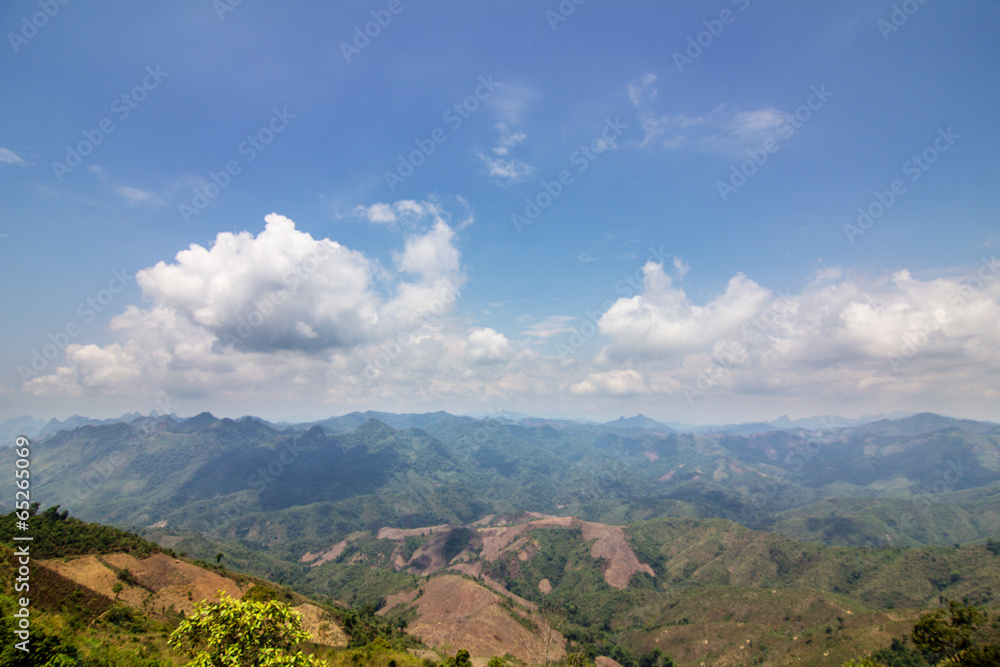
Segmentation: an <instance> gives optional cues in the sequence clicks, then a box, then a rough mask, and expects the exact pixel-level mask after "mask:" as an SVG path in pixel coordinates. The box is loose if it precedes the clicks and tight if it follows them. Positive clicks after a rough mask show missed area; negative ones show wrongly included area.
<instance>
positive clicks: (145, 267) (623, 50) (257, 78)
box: [0, 0, 1000, 424]
mask: <svg viewBox="0 0 1000 667" xmlns="http://www.w3.org/2000/svg"><path fill="white" fill-rule="evenodd" d="M389 4H392V7H391V9H390V8H389ZM53 6H55V5H53ZM908 6H909V5H908ZM913 7H915V10H914V11H913V12H912V14H905V15H903V14H899V15H897V12H896V11H895V10H894V8H896V5H895V4H894V3H892V2H888V1H886V2H881V1H880V2H875V3H871V2H860V1H851V2H819V3H810V4H808V5H799V4H794V3H766V2H753V3H751V2H749V1H748V0H734V1H732V2H729V1H721V0H720V1H718V2H713V3H709V4H683V5H663V4H661V3H656V2H637V3H630V4H629V5H627V6H623V5H620V4H617V3H616V4H609V3H600V2H595V1H593V0H592V1H591V2H587V3H583V4H579V5H578V4H576V3H568V2H564V3H561V4H560V3H558V2H545V3H541V4H539V3H531V2H522V1H518V2H510V3H489V4H487V3H473V4H456V5H427V4H424V3H413V2H409V1H404V2H400V3H398V4H397V3H395V2H393V3H387V2H385V1H374V2H365V3H338V4H335V5H331V6H326V5H319V6H317V5H313V4H308V5H306V4H299V3H293V4H284V5H275V4H269V3H240V4H238V5H236V6H230V5H229V4H226V3H212V2H208V1H197V2H196V1H188V2H178V3H170V4H166V3H145V4H142V5H136V4H134V3H123V2H109V3H101V4H99V5H87V4H80V5H76V4H72V5H62V4H59V5H58V11H57V13H56V14H55V15H53V16H51V17H48V18H46V20H45V21H44V22H43V23H44V24H43V25H41V26H34V25H33V24H32V20H33V19H32V17H33V16H35V15H36V14H37V12H38V11H39V10H38V5H37V3H32V2H13V3H6V4H5V5H4V6H3V8H0V24H2V25H4V26H7V30H5V33H7V34H8V39H7V44H6V46H5V47H4V49H3V50H0V53H2V55H0V62H2V64H3V65H4V66H3V67H2V69H0V82H2V84H3V86H4V89H5V90H7V91H8V95H6V96H5V98H4V100H3V101H2V102H0V119H2V121H3V123H2V127H3V128H4V132H3V133H2V134H0V180H2V183H3V197H4V201H5V204H6V207H5V215H4V220H3V221H2V222H0V276H2V280H3V283H4V285H5V286H7V289H5V290H3V292H2V294H0V308H2V311H3V313H4V314H5V317H4V319H3V324H2V325H0V337H2V341H3V354H2V356H0V405H2V409H3V412H4V416H5V417H7V416H15V415H22V414H50V415H51V414H61V415H71V414H86V415H112V416H114V415H121V414H122V413H126V412H133V411H137V412H141V413H142V414H149V412H150V411H151V410H154V409H155V410H158V411H160V412H164V411H166V412H173V411H177V412H178V413H179V414H197V413H198V412H201V411H203V410H207V411H210V412H212V413H213V414H224V415H235V414H239V415H247V414H251V415H260V416H263V417H265V418H268V419H282V418H284V417H287V416H289V415H331V414H345V413H348V412H352V411H354V410H359V411H364V410H368V409H374V410H382V411H392V412H433V411H436V410H441V409H444V410H447V411H449V412H453V413H467V412H476V411H490V410H508V411H512V412H524V413H529V414H539V415H544V416H559V415H571V416H573V418H587V419H592V420H594V421H610V420H613V419H615V418H617V417H618V416H619V415H622V414H624V415H633V414H636V413H639V412H641V413H643V414H645V415H647V416H649V417H651V418H653V419H656V420H659V421H663V422H667V421H680V422H687V423H700V424H721V423H737V422H747V421H767V420H772V419H776V418H777V417H779V416H781V415H783V414H788V415H789V416H790V417H791V418H793V419H794V418H804V417H810V416H814V415H822V414H839V415H843V416H845V417H847V416H861V415H865V414H877V413H883V412H885V413H890V412H894V411H904V412H923V411H928V412H935V413H939V414H948V415H955V416H957V417H961V418H971V419H987V420H995V419H997V418H998V417H997V410H996V405H998V400H1000V373H998V370H1000V280H998V279H997V275H998V274H1000V263H998V262H997V260H996V247H997V240H998V239H997V229H998V228H997V203H996V196H995V190H996V183H997V182H998V177H1000V163H998V162H997V160H996V155H997V152H998V148H1000V127H998V124H997V122H996V109H997V108H1000V87H998V86H997V85H996V82H997V72H998V71H1000V67H998V65H1000V53H998V52H997V50H996V48H995V46H996V34H997V32H998V27H1000V7H998V6H997V5H996V4H995V3H986V2H973V3H961V4H954V3H952V4H945V3H927V4H919V3H917V4H914V5H913ZM570 10H572V11H570ZM25 21H26V22H27V23H25ZM161 405H162V406H172V407H168V408H167V409H166V410H164V408H163V407H160V406H161Z"/></svg>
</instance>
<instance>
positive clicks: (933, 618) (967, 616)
mask: <svg viewBox="0 0 1000 667" xmlns="http://www.w3.org/2000/svg"><path fill="white" fill-rule="evenodd" d="M947 613H948V615H949V616H950V618H949V619H945V610H944V609H935V610H934V611H933V612H930V613H927V614H923V615H921V617H920V619H919V620H918V621H917V622H916V624H914V626H913V635H912V636H913V645H914V646H916V647H917V648H918V649H919V650H920V651H922V652H923V653H924V654H925V655H926V656H931V657H934V658H935V659H941V658H951V657H954V656H955V655H957V654H958V653H959V652H961V651H964V650H965V649H968V648H970V647H971V645H972V635H973V633H974V632H975V630H976V628H977V627H978V626H979V625H980V624H982V623H983V622H984V621H986V616H985V615H984V614H983V613H982V612H981V611H979V610H978V609H977V608H975V607H973V606H970V605H966V604H962V603H961V602H955V601H954V600H949V601H948V612H947Z"/></svg>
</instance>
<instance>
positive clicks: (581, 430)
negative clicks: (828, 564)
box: [0, 412, 1000, 552]
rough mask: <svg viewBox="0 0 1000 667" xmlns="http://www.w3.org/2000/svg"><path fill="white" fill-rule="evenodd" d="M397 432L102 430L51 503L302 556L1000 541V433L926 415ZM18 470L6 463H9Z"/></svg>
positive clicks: (194, 422) (246, 422)
mask: <svg viewBox="0 0 1000 667" xmlns="http://www.w3.org/2000/svg"><path fill="white" fill-rule="evenodd" d="M377 416H378V418H376V416H375V414H374V413H364V414H360V413H352V414H349V415H345V416H343V417H337V418H332V419H328V420H325V421H323V422H319V423H314V424H303V425H298V426H290V425H280V426H279V425H274V424H268V423H266V422H264V421H262V420H258V419H255V418H251V417H246V418H243V419H240V420H231V419H216V418H215V417H213V416H212V415H210V414H208V413H202V414H200V415H198V416H196V417H192V418H190V419H186V420H179V419H175V418H172V417H155V418H148V417H147V418H136V419H134V420H132V421H131V422H118V423H112V424H100V425H86V426H82V427H78V428H75V429H72V430H68V431H61V432H58V433H55V434H53V435H50V436H48V437H46V438H43V439H42V440H40V441H38V443H37V444H36V446H35V447H34V448H33V452H34V454H33V456H34V459H33V461H32V475H33V486H32V494H34V498H35V499H38V500H39V501H40V502H42V503H43V504H44V505H46V506H48V505H56V504H59V505H62V506H63V507H66V508H69V509H70V510H71V511H72V512H73V513H74V514H75V515H79V516H81V517H83V518H85V519H89V520H97V521H102V522H108V523H114V524H118V525H126V526H137V527H141V526H151V525H158V526H164V525H165V526H169V527H171V528H178V529H190V530H199V531H203V532H208V533H211V534H215V535H229V536H232V537H241V538H245V539H249V540H251V541H253V542H255V543H259V544H262V545H269V544H273V543H277V542H280V543H281V544H283V545H288V546H287V548H288V549H289V550H290V551H292V550H299V551H300V552H301V551H305V550H308V549H310V548H318V547H320V546H322V543H326V541H328V540H329V539H330V538H331V537H337V536H346V535H347V534H349V533H350V532H352V531H355V530H361V529H372V528H378V527H381V526H398V527H409V526H425V525H434V524H436V523H455V524H464V523H470V522H473V521H476V520H477V519H480V518H482V517H484V516H486V515H489V514H504V513H508V514H512V513H519V512H524V511H535V512H543V513H547V514H554V515H563V516H570V515H572V516H577V517H579V518H581V519H585V520H591V521H601V522H605V523H628V522H632V521H637V520H643V519H648V518H652V517H656V516H678V517H724V518H729V519H733V520H736V521H739V522H741V523H743V524H745V525H748V526H750V527H756V528H765V529H769V530H774V531H778V532H782V533H784V534H787V535H792V536H795V537H798V538H802V539H818V540H821V541H825V542H827V543H831V544H870V543H873V542H888V543H891V544H894V545H906V544H919V543H927V544H952V543H954V542H969V541H976V540H984V539H986V538H987V537H992V536H994V535H996V534H997V533H998V532H1000V495H998V492H1000V483H998V480H1000V454H998V452H1000V446H998V442H1000V425H997V424H992V423H988V422H971V421H963V420H954V419H949V418H946V417H941V416H938V415H930V414H920V415H914V416H911V417H907V418H903V419H898V420H880V421H874V422H870V423H866V424H862V425H858V426H852V427H846V428H839V429H838V428H829V429H824V430H805V429H801V428H790V429H785V430H777V431H768V432H754V433H750V434H745V435H740V434H738V433H733V432H719V433H705V434H693V433H672V432H669V431H668V430H665V429H662V428H660V427H659V426H657V425H656V424H655V423H653V424H649V423H646V422H642V421H640V422H639V426H630V425H628V424H623V423H621V422H620V421H619V422H612V423H610V424H606V425H594V424H581V423H576V422H568V421H544V420H536V419H519V420H509V419H482V420H478V419H473V418H470V417H458V416H454V415H450V414H448V413H444V412H438V413H432V414H422V415H412V414H411V415H395V414H389V413H377ZM649 421H652V420H649ZM647 426H648V427H649V428H646V427H647ZM12 456H13V453H12V452H11V451H10V449H9V448H3V449H0V463H2V464H4V465H6V464H9V463H10V462H11V461H10V459H11V458H12ZM3 498H4V500H3V502H4V503H9V502H10V501H9V500H8V499H9V498H13V493H7V494H4V496H3Z"/></svg>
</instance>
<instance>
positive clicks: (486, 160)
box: [478, 122, 535, 185]
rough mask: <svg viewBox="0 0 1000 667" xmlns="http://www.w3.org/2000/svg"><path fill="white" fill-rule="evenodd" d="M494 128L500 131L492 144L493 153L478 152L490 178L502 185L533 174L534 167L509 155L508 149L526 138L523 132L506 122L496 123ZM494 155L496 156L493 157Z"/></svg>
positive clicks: (518, 180)
mask: <svg viewBox="0 0 1000 667" xmlns="http://www.w3.org/2000/svg"><path fill="white" fill-rule="evenodd" d="M494 127H495V128H496V130H497V131H498V132H499V133H500V137H499V138H498V139H497V141H496V144H495V145H494V146H493V155H487V154H485V153H479V154H478V155H479V159H480V160H482V161H483V164H485V165H486V169H487V173H488V174H489V176H490V178H493V179H496V180H498V181H500V182H501V183H503V184H504V185H510V184H512V183H518V182H520V181H523V180H524V179H526V178H529V177H530V176H532V175H534V173H535V168H534V167H532V166H531V165H529V164H528V163H527V162H525V161H524V160H520V159H518V158H515V157H511V156H510V150H511V149H512V148H514V147H515V146H517V145H518V144H520V143H522V142H523V141H524V140H525V139H527V138H528V135H526V134H525V133H524V132H520V131H518V132H514V131H512V130H511V129H510V127H508V126H507V123H503V122H501V123H497V124H496V125H495V126H494ZM494 156H496V157H494Z"/></svg>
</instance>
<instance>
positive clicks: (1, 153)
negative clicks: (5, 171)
mask: <svg viewBox="0 0 1000 667" xmlns="http://www.w3.org/2000/svg"><path fill="white" fill-rule="evenodd" d="M0 164H16V165H18V166H21V167H23V166H25V165H27V164H28V163H27V161H25V159H24V158H23V157H21V156H20V155H18V154H17V153H15V152H14V151H12V150H11V149H9V148H0Z"/></svg>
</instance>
